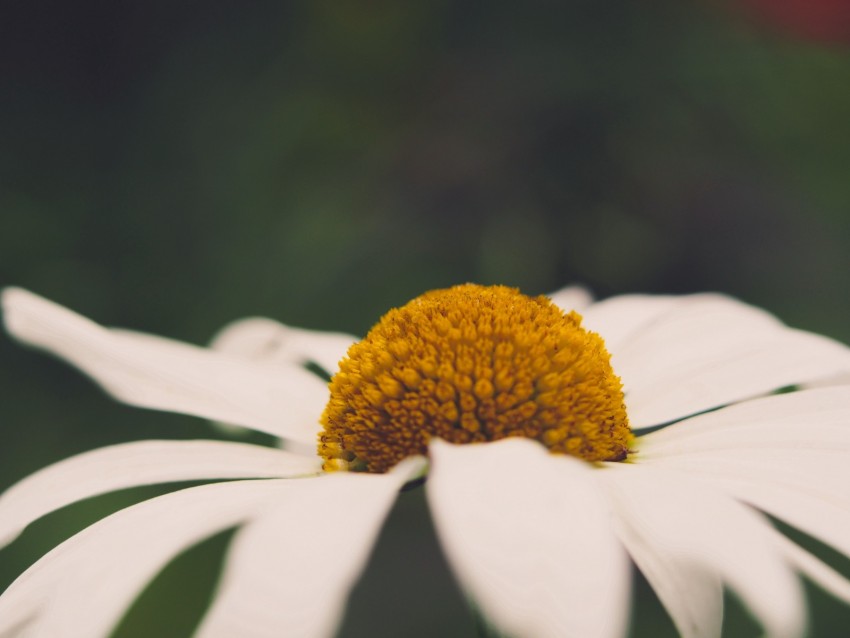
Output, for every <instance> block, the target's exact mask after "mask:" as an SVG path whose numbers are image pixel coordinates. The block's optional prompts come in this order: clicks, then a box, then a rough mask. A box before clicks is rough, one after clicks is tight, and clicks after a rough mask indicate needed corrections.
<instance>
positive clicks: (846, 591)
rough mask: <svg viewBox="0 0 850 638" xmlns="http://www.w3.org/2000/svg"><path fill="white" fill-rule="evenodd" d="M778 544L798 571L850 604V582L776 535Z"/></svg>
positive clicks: (792, 543)
mask: <svg viewBox="0 0 850 638" xmlns="http://www.w3.org/2000/svg"><path fill="white" fill-rule="evenodd" d="M776 542H777V544H778V545H779V548H780V551H782V553H783V554H784V556H785V558H786V559H787V560H788V562H789V563H791V565H793V566H794V567H795V568H796V569H797V571H799V572H800V573H801V574H804V575H805V576H807V577H808V578H809V579H810V580H811V581H812V582H814V583H816V584H817V585H819V586H820V587H821V588H822V589H823V590H824V591H826V592H829V593H830V594H832V595H833V596H835V597H836V598H838V599H839V600H842V601H844V602H845V603H850V580H848V579H847V578H846V577H844V576H842V575H841V574H839V573H838V572H837V571H835V570H834V569H832V567H830V566H829V565H827V564H826V563H824V562H823V561H822V560H820V559H819V558H817V557H816V556H814V555H813V554H811V553H809V552H807V551H806V550H805V549H803V548H802V547H800V546H799V545H797V543H794V542H792V541H791V540H789V539H788V538H786V537H785V536H782V535H781V534H779V533H777V534H776Z"/></svg>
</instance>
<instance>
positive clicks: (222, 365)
mask: <svg viewBox="0 0 850 638" xmlns="http://www.w3.org/2000/svg"><path fill="white" fill-rule="evenodd" d="M2 302H3V310H4V318H5V321H6V326H7V328H8V330H9V332H10V333H11V334H12V335H13V336H15V337H17V338H18V339H20V340H21V341H23V342H25V343H28V344H30V345H33V346H37V347H39V348H43V349H45V350H48V351H49V352H51V353H53V354H55V355H57V356H59V357H61V358H63V359H65V360H67V361H68V362H70V363H72V364H73V365H75V366H77V367H78V368H80V369H81V370H82V371H83V372H85V373H86V374H88V375H89V376H91V377H92V378H93V379H94V380H95V381H97V382H98V383H99V384H100V385H101V386H102V387H103V388H104V389H105V390H106V391H107V392H109V393H110V394H112V395H113V396H115V397H116V398H117V399H119V400H121V401H123V402H125V403H129V404H131V405H136V406H140V407H146V408H155V409H158V410H167V411H171V412H181V413H185V414H193V415H195V416H200V417H204V418H208V419H213V420H221V421H226V422H230V423H236V424H239V425H245V426H248V427H251V428H254V429H257V430H262V431H264V432H269V433H271V434H274V435H276V436H282V437H285V438H290V439H294V440H297V441H304V442H308V443H315V437H316V432H317V431H318V428H319V426H318V421H319V416H320V415H321V412H322V409H323V407H324V405H325V403H327V399H328V390H327V388H326V387H325V384H324V383H322V382H321V381H320V380H319V379H318V378H316V377H315V375H312V374H310V373H309V372H307V371H306V370H302V369H300V368H297V367H291V368H290V367H281V366H274V365H270V364H262V363H253V362H250V361H246V360H245V359H243V358H240V357H235V356H231V355H227V354H224V353H220V352H214V351H212V350H207V349H204V348H198V347H196V346H191V345H189V344H183V343H179V342H176V341H171V340H169V339H164V338H161V337H154V336H152V335H144V334H139V333H134V332H130V331H125V330H108V329H106V328H103V327H101V326H98V325H97V324H95V323H93V322H91V321H89V320H88V319H86V318H84V317H82V316H80V315H78V314H76V313H73V312H71V311H70V310H68V309H66V308H63V307H61V306H59V305H57V304H54V303H53V302H50V301H48V300H46V299H43V298H42V297H39V296H37V295H34V294H32V293H30V292H27V291H25V290H21V289H18V288H7V289H5V290H4V291H3V296H2Z"/></svg>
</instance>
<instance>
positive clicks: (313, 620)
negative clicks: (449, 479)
mask: <svg viewBox="0 0 850 638" xmlns="http://www.w3.org/2000/svg"><path fill="white" fill-rule="evenodd" d="M423 463H424V460H423V459H421V458H419V459H409V460H408V461H406V462H404V463H403V464H401V465H400V466H399V467H397V468H396V470H394V471H393V472H391V473H389V474H372V475H368V474H353V473H339V474H332V475H329V476H324V477H322V479H321V480H314V481H303V482H302V483H303V485H301V484H299V485H298V486H297V487H298V489H291V490H287V492H286V493H285V494H283V495H281V497H280V498H279V499H278V500H277V501H276V503H275V506H274V507H273V508H269V509H268V510H267V511H265V512H264V513H263V514H262V516H260V517H258V518H257V519H255V520H254V521H252V522H251V523H250V524H248V525H247V526H245V527H244V528H243V529H242V530H240V532H239V534H238V535H237V537H236V539H235V540H234V544H233V547H232V548H231V552H230V555H229V557H228V565H227V568H226V570H225V573H224V578H223V580H222V583H221V586H220V589H219V592H218V594H217V596H216V598H215V602H214V603H213V606H212V608H211V609H210V611H209V613H208V614H207V616H206V618H205V619H204V621H203V623H202V625H201V628H200V629H199V631H198V636H199V637H201V638H219V637H220V638H231V637H232V636H239V637H240V638H277V637H279V636H283V635H285V636H287V637H288V638H301V637H303V638H320V637H323V636H328V637H330V636H333V635H334V633H335V631H336V629H337V628H338V626H339V623H340V621H341V619H342V615H343V612H344V610H345V603H346V600H347V599H348V594H349V592H350V590H351V588H352V586H353V585H354V583H355V581H356V580H357V578H358V577H359V575H360V573H361V572H362V570H363V568H364V567H365V565H366V560H367V558H368V556H369V554H370V552H371V549H372V545H373V544H374V542H375V538H376V536H377V534H378V532H379V530H380V528H381V525H382V523H383V521H384V518H385V517H386V514H387V512H388V511H389V509H390V506H391V505H392V503H393V502H394V501H395V498H396V495H397V493H398V490H399V488H400V487H401V486H402V485H403V484H404V482H405V481H406V480H407V479H409V478H411V477H412V476H413V474H414V473H415V472H418V471H419V470H420V469H421V467H422V465H423Z"/></svg>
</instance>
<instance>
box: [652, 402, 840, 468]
mask: <svg viewBox="0 0 850 638" xmlns="http://www.w3.org/2000/svg"><path fill="white" fill-rule="evenodd" d="M848 445H850V386H837V387H830V388H818V389H813V390H802V391H799V392H791V393H788V394H778V395H773V396H768V397H761V398H758V399H753V400H751V401H745V402H743V403H739V404H737V405H731V406H728V407H726V408H723V409H721V410H716V411H714V412H709V413H707V414H700V415H698V416H695V417H691V418H689V419H687V420H685V421H682V422H680V423H676V424H674V425H671V426H668V427H666V428H663V429H661V430H658V431H656V432H652V433H650V434H647V435H644V436H642V437H640V438H639V439H638V444H637V449H638V455H637V457H636V458H638V459H640V460H641V461H642V462H645V461H652V462H660V461H661V460H664V461H666V460H667V459H670V458H676V457H679V456H681V455H686V454H687V455H692V454H701V455H703V454H707V453H709V452H712V451H713V452H715V453H718V454H726V453H727V452H731V453H735V451H738V452H739V453H740V452H741V451H746V450H749V451H750V456H751V460H752V461H757V460H758V455H757V454H755V453H752V450H754V449H757V450H758V451H759V452H760V453H761V452H765V451H768V450H771V449H772V450H776V451H777V452H781V451H783V450H785V451H787V450H794V451H801V450H811V451H814V450H821V451H830V450H833V451H834V450H845V451H847V450H850V447H848ZM721 458H723V457H722V456H721Z"/></svg>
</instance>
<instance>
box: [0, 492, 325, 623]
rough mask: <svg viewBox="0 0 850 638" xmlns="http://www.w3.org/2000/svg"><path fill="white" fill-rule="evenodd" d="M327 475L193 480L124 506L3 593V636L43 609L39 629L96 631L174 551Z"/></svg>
mask: <svg viewBox="0 0 850 638" xmlns="http://www.w3.org/2000/svg"><path fill="white" fill-rule="evenodd" d="M316 480H320V479H300V480H264V481H235V482H230V483H217V484H213V485H202V486H200V487H192V488H188V489H185V490H181V491H179V492H173V493H171V494H167V495H165V496H160V497H158V498H154V499H151V500H149V501H145V502H144V503H140V504H138V505H134V506H132V507H128V508H127V509H124V510H121V511H120V512H117V513H115V514H113V515H111V516H109V517H107V518H105V519H103V520H101V521H99V522H98V523H95V524H94V525H92V526H91V527H88V528H86V529H85V530H83V531H82V532H80V533H79V534H76V535H75V536H73V537H71V538H70V539H68V540H67V541H65V542H64V543H62V544H61V545H59V546H58V547H56V548H55V549H54V550H53V551H51V552H50V553H48V554H47V555H46V556H44V557H43V558H42V559H40V560H39V561H38V562H36V563H35V564H34V565H33V566H32V567H30V568H29V569H28V570H27V571H26V572H24V573H23V574H22V575H21V576H20V577H19V578H18V579H17V580H16V581H15V582H14V583H12V585H11V586H10V587H9V588H8V589H7V590H6V591H5V592H4V593H3V595H2V596H0V635H2V634H3V632H4V631H8V630H9V629H10V628H12V627H14V626H16V625H17V624H19V623H21V622H23V621H25V620H26V619H27V618H29V617H31V616H32V614H34V613H35V614H38V615H37V616H36V618H35V622H34V625H33V626H32V629H31V630H32V632H33V633H32V636H38V637H39V638H53V637H54V636H62V637H63V638H97V637H100V636H103V637H105V636H108V635H109V632H110V630H111V629H112V628H113V627H114V625H115V623H116V622H118V620H120V618H121V616H122V614H123V613H124V612H125V610H126V609H127V607H128V606H129V605H130V603H131V602H132V601H133V599H134V598H135V597H136V596H137V595H138V594H139V592H140V591H141V590H142V588H143V587H144V586H145V585H146V584H147V582H148V581H149V580H150V579H151V578H152V577H153V576H154V575H155V574H156V573H157V572H158V571H159V570H160V569H161V568H162V567H163V566H164V565H165V564H166V563H167V562H168V561H169V560H171V559H172V558H173V557H174V556H176V555H177V554H178V553H179V552H181V551H183V550H184V549H186V548H188V547H190V546H192V545H194V544H195V543H197V542H199V541H200V540H202V539H204V538H206V537H208V536H210V535H212V534H215V533H217V532H219V531H221V530H224V529H227V528H229V527H232V526H234V525H237V524H239V523H240V522H242V521H244V520H246V519H248V518H250V517H251V516H252V515H254V514H255V513H256V512H258V511H259V509H260V508H261V507H262V506H263V505H264V504H266V503H268V502H269V501H270V500H271V499H273V498H275V497H276V496H277V494H278V493H279V492H280V491H281V490H282V489H292V488H293V487H294V486H295V484H297V483H302V482H304V483H306V482H312V481H316Z"/></svg>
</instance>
